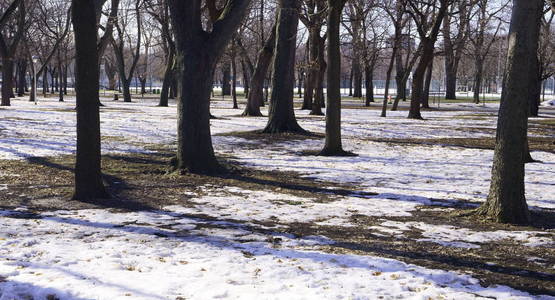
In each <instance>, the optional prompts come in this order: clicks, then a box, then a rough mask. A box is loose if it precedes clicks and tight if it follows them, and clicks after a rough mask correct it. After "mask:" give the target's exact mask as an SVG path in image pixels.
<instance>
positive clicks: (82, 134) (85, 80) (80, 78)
mask: <svg viewBox="0 0 555 300" xmlns="http://www.w3.org/2000/svg"><path fill="white" fill-rule="evenodd" d="M71 7H72V22H73V28H74V32H75V51H76V56H75V74H76V78H75V88H76V92H77V96H76V105H77V152H76V160H75V190H74V193H73V197H72V198H73V199H75V200H81V201H92V200H94V199H102V198H108V197H109V195H108V193H107V192H106V190H105V188H104V185H103V183H102V175H101V171H100V167H101V158H100V115H99V107H98V102H99V95H98V90H99V83H98V80H99V67H98V52H97V26H96V14H95V9H94V8H95V1H94V0H79V1H77V0H73V2H72V6H71Z"/></svg>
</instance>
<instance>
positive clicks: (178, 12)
mask: <svg viewBox="0 0 555 300" xmlns="http://www.w3.org/2000/svg"><path fill="white" fill-rule="evenodd" d="M45 1H46V0H45ZM48 1H50V2H48V5H46V6H43V5H37V3H38V1H30V0H12V1H10V3H9V5H7V6H6V8H5V10H4V13H3V15H2V17H1V19H0V26H1V28H0V29H2V30H0V31H2V32H3V35H2V36H0V55H1V56H2V63H3V68H2V72H3V78H4V82H3V84H2V101H3V102H2V103H3V104H4V105H8V104H9V98H10V95H9V94H10V93H11V92H12V86H11V82H12V80H9V79H10V78H12V76H13V73H14V72H13V58H14V57H15V52H16V50H17V49H20V48H23V49H24V51H23V53H25V55H26V56H27V62H29V61H30V62H31V63H30V64H31V66H32V68H33V72H32V74H33V81H34V82H36V77H37V76H40V74H41V73H46V72H47V70H48V68H49V66H50V69H55V70H56V71H55V72H54V73H53V74H58V77H59V82H63V81H64V76H66V78H67V74H68V66H70V65H71V62H73V64H74V67H75V72H74V73H75V88H76V93H77V100H76V101H77V106H76V109H77V160H76V168H75V193H74V198H75V199H79V200H93V199H98V198H104V197H107V196H109V195H108V194H107V193H106V190H105V188H104V186H103V184H102V177H101V169H100V160H101V158H100V127H99V126H100V118H99V105H100V101H99V77H100V65H101V63H102V62H104V69H105V70H106V72H107V73H108V69H110V72H111V73H118V74H119V80H120V81H121V83H122V87H123V96H124V101H131V95H130V93H129V86H130V82H131V79H132V78H133V76H134V73H135V72H137V71H138V70H139V69H141V68H140V67H139V66H140V65H141V63H140V60H141V55H140V54H141V52H142V53H145V55H143V59H142V60H143V62H145V61H146V63H143V65H145V66H148V60H149V59H151V58H152V57H154V55H150V54H149V51H151V50H152V49H162V52H163V59H162V61H164V68H163V69H164V71H163V73H164V76H163V85H162V94H161V97H160V103H159V104H160V105H161V106H167V104H168V98H169V97H170V96H171V94H172V91H173V93H174V94H175V95H176V97H177V104H178V105H177V111H178V132H177V136H178V141H177V143H178V147H177V149H178V150H177V155H176V159H175V168H176V170H177V171H179V172H193V173H203V174H206V173H208V174H210V173H218V172H221V171H223V168H222V166H221V165H220V164H219V162H218V160H217V159H216V156H215V154H214V149H213V145H212V139H211V134H210V123H209V121H210V117H211V114H210V97H211V93H212V90H213V80H214V75H215V73H216V70H217V69H218V65H219V66H220V69H221V73H222V76H223V78H224V79H223V83H224V86H223V92H224V93H225V92H226V90H227V89H230V88H231V89H232V90H234V88H233V86H234V84H233V86H232V87H229V86H227V83H228V82H229V80H228V78H230V77H231V76H233V78H235V77H236V76H237V73H238V72H237V71H238V67H237V64H236V58H237V57H239V56H240V57H241V60H240V61H241V63H240V65H241V71H242V74H243V77H244V78H245V82H247V83H248V84H247V86H246V88H247V89H246V90H247V91H248V92H247V96H248V99H247V105H246V108H245V111H244V115H245V116H251V115H252V116H260V115H261V113H260V106H262V105H264V97H263V95H264V88H265V86H267V85H266V82H267V81H270V82H271V84H270V85H271V87H272V89H271V95H269V97H270V99H269V100H270V101H269V110H268V111H269V115H268V123H267V125H266V127H265V128H264V129H263V130H262V132H263V133H269V134H276V133H283V132H294V133H301V134H302V133H305V130H304V129H302V128H301V127H300V126H299V124H298V123H297V121H296V118H295V113H294V109H293V108H294V107H293V98H294V89H295V86H296V85H297V86H301V85H302V86H303V87H304V94H303V108H306V109H311V112H312V113H313V114H322V107H323V106H324V97H325V110H326V114H325V115H326V139H325V146H324V148H323V149H322V151H321V152H320V154H321V155H332V156H335V155H350V153H348V152H346V151H344V150H343V148H342V144H341V95H340V86H341V85H340V83H341V74H342V72H344V70H343V71H342V60H343V62H344V60H345V57H346V56H347V57H348V56H349V55H350V60H349V61H350V62H351V65H350V69H351V72H352V74H353V75H352V78H353V83H354V91H353V96H356V97H361V96H362V81H363V78H364V79H365V82H366V87H367V93H366V97H367V99H366V103H367V104H369V103H370V102H371V101H372V100H373V96H372V94H371V93H369V91H371V90H372V89H371V88H369V87H370V86H371V85H372V82H373V80H372V79H373V74H374V70H375V68H376V66H377V65H378V62H380V61H384V60H385V61H386V62H387V63H386V64H384V65H385V66H386V69H387V70H386V74H387V76H386V84H385V86H386V88H385V95H384V99H387V97H388V92H389V88H388V87H389V84H390V78H391V77H392V75H393V71H395V73H396V75H395V81H396V83H397V87H398V89H399V91H398V92H397V99H396V101H395V103H394V108H396V107H397V105H398V103H399V100H400V99H402V98H405V97H406V94H405V88H404V87H405V86H406V84H407V82H408V78H409V76H410V74H411V73H412V87H411V97H410V98H411V99H410V101H411V102H410V110H409V114H408V117H409V118H414V119H422V116H421V113H420V109H421V107H427V106H428V102H427V101H428V97H427V94H428V92H429V86H430V78H431V73H432V70H433V61H434V57H436V56H442V57H444V63H445V69H446V72H445V75H446V82H447V96H448V97H450V98H454V97H455V96H456V94H455V93H454V92H455V91H454V88H456V80H457V76H456V75H457V73H458V66H459V64H460V61H461V59H462V57H463V53H464V52H465V51H468V49H473V50H474V56H475V57H476V66H475V68H476V71H477V73H478V75H477V77H479V76H480V75H479V73H480V72H483V68H484V62H485V60H486V57H487V56H488V52H489V51H490V49H491V47H492V45H493V41H495V38H494V37H495V36H497V35H498V32H499V31H500V28H501V27H502V26H503V19H502V16H503V11H505V10H506V9H508V8H510V5H509V4H508V3H507V2H503V3H501V4H500V5H499V2H495V3H496V4H498V5H497V6H492V5H493V4H492V3H494V1H491V2H489V1H488V0H427V1H417V0H371V1H367V0H349V1H347V0H325V1H324V0H278V1H277V3H275V4H273V3H265V2H263V1H261V2H258V3H255V2H256V1H253V0H227V1H220V0H186V1H185V0H110V1H107V0H73V1H72V2H71V6H70V7H67V5H68V4H67V3H66V2H64V1H61V0H48ZM120 1H121V2H120ZM256 4H258V5H256ZM64 5H66V6H64ZM64 7H65V8H67V10H64V9H63V8H64ZM56 8H57V9H56ZM37 10H38V11H40V12H41V14H42V15H44V18H43V19H44V25H37V24H36V23H33V22H32V21H31V20H32V19H33V18H32V17H31V16H33V17H35V16H36V14H35V13H33V14H29V13H27V12H28V11H33V12H34V11H37ZM68 11H69V12H70V14H67V12H68ZM51 14H55V15H56V16H57V17H55V18H53V17H51V16H50V15H51ZM70 20H71V22H72V23H73V35H69V34H68V32H69V28H70V26H69V21H70ZM147 20H148V21H147ZM268 20H274V22H268ZM272 23H273V24H272ZM550 23H551V17H550V18H549V19H548V20H546V18H545V12H544V3H543V1H540V0H534V1H526V0H515V1H514V4H513V5H512V15H511V27H510V29H509V34H508V36H509V44H508V51H507V56H506V60H507V61H506V64H505V65H506V68H505V74H504V88H503V94H502V101H501V108H500V115H499V123H498V134H497V143H496V148H495V159H494V166H493V171H492V184H491V189H490V194H489V197H488V201H487V202H486V204H484V205H483V206H482V208H481V209H480V210H479V212H481V213H484V214H486V215H488V216H490V217H493V218H495V219H497V220H499V221H504V222H514V223H525V222H527V221H528V220H529V213H528V210H527V208H526V202H525V197H524V163H525V162H526V160H527V159H528V156H529V152H528V149H527V139H526V127H527V126H526V124H527V117H528V115H529V114H530V113H532V112H533V108H534V107H537V106H536V104H537V100H536V98H534V97H536V96H537V98H539V93H538V89H539V86H541V78H542V77H541V76H544V74H545V73H548V72H549V68H550V67H551V66H550V65H548V64H545V61H542V59H541V57H542V55H539V54H541V53H542V51H539V50H538V49H539V48H538V45H539V44H540V43H544V45H547V44H549V43H551V39H550V32H551V30H550V26H549V25H545V24H550ZM299 24H303V25H304V27H305V28H306V32H308V37H307V38H306V39H304V38H302V37H299V36H298V35H299V34H300V32H302V31H299V26H300V25H299ZM385 25H393V28H392V29H391V30H390V29H389V28H387V26H385ZM33 28H35V29H33ZM342 28H343V29H345V30H342ZM542 28H544V30H543V31H544V32H546V34H544V35H542V34H541V32H542ZM545 28H547V29H545ZM471 29H472V30H471ZM33 30H42V31H47V32H48V37H49V38H48V39H46V40H47V41H48V43H50V44H49V45H47V46H45V47H41V46H39V45H41V43H45V42H47V41H45V40H43V38H42V37H44V35H41V34H38V31H36V32H33ZM152 32H159V33H160V37H159V38H155V36H156V34H153V33H152ZM4 33H9V34H8V37H7V38H5V36H4ZM346 36H348V37H350V38H349V39H348V40H347V42H346V41H345V37H346ZM71 37H73V38H74V43H73V42H72V40H71ZM440 37H441V42H442V43H441V45H439V43H438V40H439V39H440ZM492 37H493V38H492ZM540 37H542V38H540ZM299 42H301V43H306V44H305V46H304V53H303V51H299V49H302V48H301V47H300V46H299ZM20 44H23V45H20ZM342 44H343V46H344V47H347V48H348V49H350V51H347V55H342V53H341V46H342ZM469 44H470V45H472V47H469V46H468V45H469ZM253 45H256V46H253ZM64 47H65V48H64ZM72 47H74V55H73V56H74V57H72V58H69V57H68V53H72V52H71V51H68V49H69V48H72ZM108 48H110V49H111V51H112V52H111V53H110V54H107V49H108ZM250 49H256V50H257V54H256V58H251V57H252V55H250V53H249V52H250ZM41 51H46V52H45V53H41V54H39V52H41ZM384 53H387V54H388V55H385V56H384ZM110 55H111V56H110ZM299 56H300V57H299ZM33 57H39V58H40V62H39V63H40V65H39V66H36V67H35V63H34V62H33ZM110 57H111V58H113V59H112V62H113V61H115V64H116V68H113V64H110V63H109V61H110ZM545 57H549V54H545ZM384 58H385V59H384ZM23 60H25V59H23ZM523 60H525V61H523ZM546 60H547V61H548V60H549V59H546ZM52 61H54V62H55V63H52ZM299 61H301V62H302V63H298V62H299ZM542 63H543V64H542ZM343 65H345V64H343ZM19 68H20V69H21V68H23V67H19ZM114 69H117V71H116V72H114ZM269 70H271V72H269ZM480 70H482V71H480ZM148 72H149V71H148V68H146V67H145V68H144V69H143V70H139V71H138V73H139V78H140V80H141V83H143V82H146V77H147V76H148ZM23 73H25V72H23ZM35 74H36V75H35ZM64 74H65V75H64ZM538 74H541V76H540V75H538ZM270 75H271V76H270ZM51 77H52V78H55V76H51ZM268 78H270V79H269V80H268ZM6 79H7V80H6ZM66 81H67V80H66ZM234 81H235V80H233V81H232V82H234ZM480 82H481V80H477V81H476V85H479V84H480ZM538 83H540V85H539V84H538ZM324 85H326V86H327V93H326V95H324V90H323V87H324ZM143 86H144V84H143ZM32 89H33V90H35V91H36V86H35V85H33V87H32ZM479 89H480V88H479V87H477V88H476V90H479ZM59 90H60V97H63V96H62V95H63V89H62V88H60V89H59ZM32 94H33V93H32ZM4 96H5V97H4ZM234 98H236V95H235V94H234ZM5 99H6V102H4V100H5ZM531 99H532V101H531ZM234 104H235V106H236V105H237V102H236V101H235V103H234ZM386 108H387V101H383V109H382V116H385V115H386Z"/></svg>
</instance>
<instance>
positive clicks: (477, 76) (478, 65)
mask: <svg viewBox="0 0 555 300" xmlns="http://www.w3.org/2000/svg"><path fill="white" fill-rule="evenodd" d="M474 65H475V73H474V103H476V104H478V103H480V92H481V91H482V73H483V70H484V64H483V63H482V60H480V59H476V60H475V62H474Z"/></svg>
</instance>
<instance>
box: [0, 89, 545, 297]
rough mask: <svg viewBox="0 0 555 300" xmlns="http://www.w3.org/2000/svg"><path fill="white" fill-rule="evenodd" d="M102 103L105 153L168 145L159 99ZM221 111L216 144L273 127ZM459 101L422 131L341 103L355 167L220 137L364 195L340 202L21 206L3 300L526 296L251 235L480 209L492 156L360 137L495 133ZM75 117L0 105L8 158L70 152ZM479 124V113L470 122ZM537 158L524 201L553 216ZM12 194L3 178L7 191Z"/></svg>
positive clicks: (217, 199) (234, 192) (1, 235)
mask: <svg viewBox="0 0 555 300" xmlns="http://www.w3.org/2000/svg"><path fill="white" fill-rule="evenodd" d="M105 104H106V105H107V106H106V107H103V108H101V111H102V113H101V121H102V125H101V126H102V133H103V136H104V139H103V152H104V153H126V152H134V151H136V152H147V151H148V150H147V149H145V146H144V144H145V143H148V144H164V145H172V144H173V143H174V142H175V132H176V124H175V123H176V116H175V107H170V108H160V107H155V106H154V105H155V103H154V102H152V101H148V102H145V103H140V102H139V103H137V102H135V103H125V104H124V103H115V102H110V101H106V102H105ZM228 106H229V104H228V103H221V102H215V103H213V110H212V113H213V114H214V115H216V116H218V117H220V119H217V120H212V133H213V134H221V133H226V132H232V131H249V130H255V129H261V128H263V127H264V125H265V122H266V118H241V117H238V115H239V114H240V111H238V110H232V109H228V108H227V107H228ZM450 106H452V108H454V109H459V110H458V111H434V112H424V116H425V117H426V118H427V120H426V121H416V120H408V119H406V118H405V115H406V112H389V116H388V118H385V119H384V118H379V117H378V115H379V112H378V111H374V110H360V109H345V110H344V111H343V134H344V145H345V148H346V149H347V150H351V151H354V152H355V153H357V154H358V156H357V157H343V158H337V157H318V156H301V155H299V153H300V152H301V151H303V150H317V149H320V148H321V147H322V146H323V142H322V141H320V140H304V141H290V142H283V143H276V144H271V145H264V144H261V145H260V147H244V146H245V144H253V143H255V142H254V141H249V140H245V139H243V138H238V137H232V136H214V138H213V141H214V147H215V149H216V151H217V152H218V153H219V154H230V155H232V156H233V157H235V158H234V159H236V160H238V161H239V162H241V163H244V164H246V165H249V166H251V167H254V168H259V169H265V170H281V171H296V172H299V173H301V174H303V176H306V177H309V178H313V179H314V180H323V181H330V182H341V183H348V184H352V185H353V186H354V190H356V191H358V192H354V193H353V194H352V195H347V196H334V197H335V198H334V201H331V202H325V203H322V202H318V201H316V199H311V198H302V197H297V196H293V195H290V194H287V193H284V192H283V193H282V192H280V191H279V190H266V191H263V190H260V191H249V190H243V189H240V188H236V187H226V188H221V187H212V186H205V187H204V188H205V189H206V190H207V193H206V194H207V195H209V196H203V197H193V198H192V199H190V204H191V205H190V206H188V207H181V206H169V207H164V208H163V209H164V211H155V212H138V213H111V212H108V211H106V210H81V211H58V212H54V213H50V214H44V215H42V216H41V217H42V218H40V219H33V218H31V219H22V218H14V216H13V214H14V213H13V212H8V211H3V212H1V213H0V300H4V299H14V298H15V299H18V298H22V297H23V296H20V295H27V294H31V295H32V296H34V297H35V298H40V297H43V298H44V297H45V296H46V295H49V294H55V295H57V296H58V297H61V298H62V299H119V298H122V299H176V297H184V298H186V299H189V298H195V299H206V298H245V299H253V298H264V299H273V298H280V299H283V298H287V297H290V298H294V299H299V298H303V297H304V298H311V299H324V298H325V299H349V298H353V299H375V298H377V297H378V296H380V295H381V296H384V297H386V298H388V297H400V298H411V299H427V298H428V297H432V298H439V297H441V296H442V295H443V296H444V297H445V298H448V299H471V298H476V297H479V296H482V297H497V298H499V299H521V298H522V299H528V298H532V296H530V295H527V294H526V293H522V292H519V291H515V290H513V289H510V288H508V287H500V286H493V287H487V288H484V287H480V286H479V285H478V284H477V280H476V279H473V278H471V277H469V276H468V275H462V274H456V273H454V272H447V271H439V270H431V269H426V268H421V267H417V266H412V265H407V264H405V263H402V262H399V261H395V260H391V259H384V258H379V257H372V256H356V255H338V254H327V253H325V252H322V251H319V250H318V245H322V244H326V243H333V241H330V240H327V239H326V238H324V237H312V238H310V237H309V238H304V239H297V238H294V237H292V236H284V235H282V234H279V235H276V234H272V233H259V232H257V231H253V230H252V229H251V228H249V227H247V225H251V226H254V225H252V222H254V221H264V220H268V219H272V220H277V221H279V222H281V223H290V222H297V221H306V222H314V223H317V224H322V225H338V226H353V224H351V222H350V217H351V216H352V215H353V214H360V215H367V216H377V217H382V216H383V217H385V216H410V215H411V212H412V211H414V210H415V209H416V207H417V206H420V205H423V204H424V205H431V204H433V205H440V206H445V207H449V206H452V205H453V204H455V203H456V202H458V201H465V202H470V203H476V204H478V203H479V201H483V200H484V199H485V195H486V194H487V188H488V186H489V176H490V168H491V159H492V151H490V150H482V149H467V148H459V147H442V146H424V145H423V146H415V145H411V146H406V145H403V144H387V143H379V142H373V141H369V140H367V139H365V138H411V137H419V138H439V137H483V136H492V135H493V134H494V129H495V118H494V117H492V116H491V114H492V113H495V109H496V106H495V105H491V104H488V106H486V107H485V108H483V107H480V108H476V107H474V106H472V105H464V104H451V105H450ZM73 107H74V103H72V102H71V101H70V102H65V103H59V102H55V101H47V100H44V101H41V102H39V105H37V106H35V105H33V104H30V103H28V101H23V100H15V101H13V106H12V107H7V108H2V109H0V159H24V158H26V157H30V156H53V155H61V154H71V153H73V152H74V146H73V145H74V140H75V133H74V131H75V113H74V111H73V110H72V108H73ZM476 110H478V112H476ZM296 114H297V115H299V116H300V119H299V123H300V124H301V126H302V127H303V128H306V129H308V130H311V131H315V132H323V131H324V122H323V119H322V118H321V117H309V116H307V114H306V112H299V111H296ZM476 114H480V115H481V116H482V117H481V118H479V119H476V118H475V117H474V116H471V115H476ZM476 128H478V130H475V129H476ZM482 129H485V130H486V131H485V132H484V131H482ZM488 132H489V133H488ZM551 137H552V136H551ZM251 146H252V145H251ZM245 148H249V149H245ZM533 156H534V158H536V159H539V160H541V161H543V162H544V163H543V164H528V165H527V166H526V168H527V170H526V194H527V200H528V203H529V205H530V206H531V207H532V208H533V209H537V208H548V209H554V208H555V199H554V196H553V195H555V180H554V178H555V171H554V170H553V169H554V168H553V165H555V155H553V154H551V153H545V152H534V153H533ZM14 176H17V175H15V174H14ZM322 187H323V188H329V189H332V188H333V187H326V186H322ZM8 188H9V187H8V186H6V185H3V184H2V183H0V191H3V190H6V189H8ZM218 189H219V190H218ZM367 192H374V193H378V195H375V196H371V195H369V194H368V193H367ZM187 214H202V215H208V216H212V217H214V218H216V219H234V220H237V221H244V222H246V223H245V224H246V225H240V224H235V223H230V222H224V221H207V220H202V219H195V218H191V217H187V216H186V215H187ZM258 227H261V226H258ZM264 229H271V228H264ZM371 229H375V230H376V234H379V233H380V232H381V233H383V234H393V235H397V236H402V235H403V232H405V231H407V230H411V229H417V230H420V231H422V236H423V237H424V238H423V239H422V240H424V241H431V242H434V243H438V244H441V245H445V246H451V247H461V248H478V247H480V245H481V244H482V243H487V242H488V241H499V240H506V239H512V240H514V241H517V242H519V243H522V244H525V245H527V246H529V247H553V240H554V236H553V233H546V232H535V231H526V232H525V231H522V232H514V231H490V232H475V231H472V230H469V229H466V228H457V227H454V226H447V225H432V224H426V223H423V222H406V223H401V222H393V221H384V222H382V223H381V224H380V225H379V226H373V227H372V228H371ZM276 241H277V242H276ZM554 267H555V266H554ZM147 282H148V284H145V283H147ZM64 297H65V298H64ZM540 298H545V299H548V297H540Z"/></svg>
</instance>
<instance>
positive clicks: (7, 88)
mask: <svg viewBox="0 0 555 300" xmlns="http://www.w3.org/2000/svg"><path fill="white" fill-rule="evenodd" d="M13 69H14V63H13V59H12V58H11V57H2V101H1V103H0V106H10V104H11V103H10V98H11V97H12V93H13Z"/></svg>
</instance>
